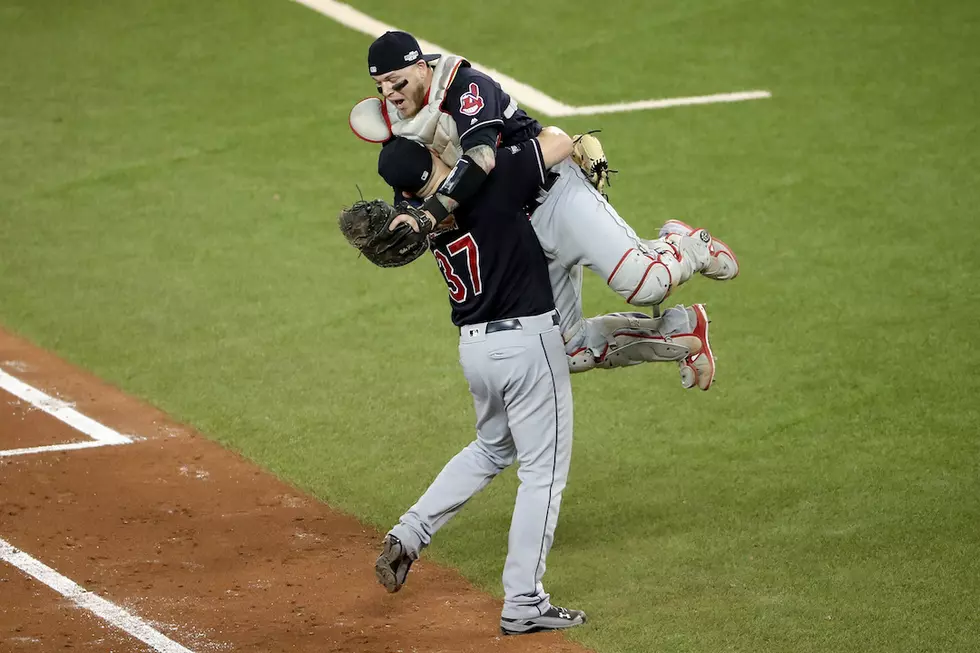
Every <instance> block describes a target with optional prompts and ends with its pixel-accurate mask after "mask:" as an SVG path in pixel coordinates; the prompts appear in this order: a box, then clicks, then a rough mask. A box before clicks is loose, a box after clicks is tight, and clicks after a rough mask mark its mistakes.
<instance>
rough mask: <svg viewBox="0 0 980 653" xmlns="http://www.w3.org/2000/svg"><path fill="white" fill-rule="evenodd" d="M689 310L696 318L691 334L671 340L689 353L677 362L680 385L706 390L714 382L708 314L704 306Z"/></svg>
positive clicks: (698, 305)
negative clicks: (682, 346) (685, 348)
mask: <svg viewBox="0 0 980 653" xmlns="http://www.w3.org/2000/svg"><path fill="white" fill-rule="evenodd" d="M691 310H693V311H694V314H695V316H697V322H696V324H695V325H694V330H693V332H692V333H685V334H683V335H679V336H674V337H673V338H672V340H673V341H674V342H677V343H678V344H682V345H684V346H685V347H687V348H688V349H689V350H690V351H691V353H690V354H689V355H688V357H687V358H685V359H684V360H682V361H678V362H677V366H678V368H679V370H680V373H681V385H683V386H684V387H685V388H687V389H690V388H693V387H694V386H695V385H696V386H698V387H699V388H701V389H702V390H707V389H708V388H710V387H711V382H712V381H714V380H715V355H714V353H712V351H711V344H710V343H709V342H708V322H709V320H708V313H707V311H705V310H704V304H695V305H694V306H692V307H691Z"/></svg>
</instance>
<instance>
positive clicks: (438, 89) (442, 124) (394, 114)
mask: <svg viewBox="0 0 980 653" xmlns="http://www.w3.org/2000/svg"><path fill="white" fill-rule="evenodd" d="M462 63H463V58H462V57H457V56H456V55H443V56H442V57H441V58H440V59H439V61H438V62H436V66H435V68H434V69H433V71H432V87H431V88H430V89H429V101H428V103H427V104H426V105H425V106H423V107H422V109H421V110H420V111H419V112H418V113H417V114H415V115H414V116H412V117H411V118H400V117H398V110H397V109H396V108H395V105H394V104H391V103H390V102H389V103H388V107H387V108H388V115H389V116H390V117H391V131H392V133H393V134H395V136H404V137H405V138H410V139H411V140H413V141H418V142H419V143H422V144H423V145H428V146H430V147H431V148H432V149H433V150H435V151H436V153H438V154H439V158H441V159H442V160H443V162H444V163H445V164H446V165H448V166H450V167H452V166H454V165H455V164H456V161H458V160H459V158H460V157H461V156H463V151H462V150H461V149H460V147H459V131H458V130H457V129H456V122H455V121H454V120H453V118H452V116H450V115H449V114H447V113H445V112H443V111H440V110H439V107H440V106H441V105H442V101H443V100H444V99H446V90H447V89H448V88H449V85H450V84H452V81H453V77H455V75H456V70H457V69H458V68H459V66H460V65H461V64H462Z"/></svg>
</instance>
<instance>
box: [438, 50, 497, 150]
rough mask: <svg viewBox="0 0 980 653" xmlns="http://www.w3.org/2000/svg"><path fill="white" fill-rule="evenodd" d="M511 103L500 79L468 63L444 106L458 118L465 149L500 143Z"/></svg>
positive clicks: (461, 69)
mask: <svg viewBox="0 0 980 653" xmlns="http://www.w3.org/2000/svg"><path fill="white" fill-rule="evenodd" d="M509 104H510V96H509V95H507V94H506V93H504V91H503V89H502V88H500V85H499V84H497V82H495V81H493V79H491V78H490V77H488V76H487V75H484V74H483V73H481V72H480V71H478V70H474V69H473V68H471V67H469V66H465V65H464V66H460V67H459V69H458V70H457V71H456V76H455V77H454V78H453V81H452V83H451V84H450V85H449V88H447V89H446V96H445V98H444V99H443V104H442V109H443V111H445V112H446V113H448V114H449V115H450V116H452V118H453V120H454V121H455V123H456V130H457V131H458V133H459V144H460V147H461V148H462V150H463V151H464V152H465V151H467V150H468V149H470V148H472V147H475V146H476V145H490V146H491V147H495V146H496V144H497V136H498V135H499V134H500V131H501V129H502V128H503V126H504V115H503V112H504V110H505V109H506V108H507V106H508V105H509Z"/></svg>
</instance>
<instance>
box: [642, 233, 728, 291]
mask: <svg viewBox="0 0 980 653" xmlns="http://www.w3.org/2000/svg"><path fill="white" fill-rule="evenodd" d="M699 231H704V230H703V229H695V228H694V227H692V226H691V225H689V224H687V223H686V222H681V221H680V220H668V221H667V222H665V223H664V226H662V227H661V228H660V238H665V237H667V236H669V235H670V234H679V235H681V236H694V235H695V234H696V233H697V232H699ZM705 233H707V232H705ZM708 252H709V253H710V254H711V258H710V259H709V261H708V267H706V268H705V269H704V270H701V274H703V275H704V276H706V277H708V278H709V279H714V280H716V281H728V280H729V279H734V278H735V277H737V276H738V259H737V258H736V257H735V252H733V251H732V248H731V247H729V246H728V245H726V244H725V243H723V242H722V241H720V240H718V239H717V238H715V237H714V236H711V240H710V241H709V242H708Z"/></svg>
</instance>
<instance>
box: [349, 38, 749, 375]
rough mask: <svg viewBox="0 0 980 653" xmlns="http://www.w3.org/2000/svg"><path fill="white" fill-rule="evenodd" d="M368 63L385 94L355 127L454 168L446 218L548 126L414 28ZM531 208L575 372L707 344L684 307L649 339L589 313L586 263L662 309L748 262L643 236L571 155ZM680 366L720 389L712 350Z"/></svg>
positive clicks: (673, 233) (682, 233)
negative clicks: (408, 142) (676, 292)
mask: <svg viewBox="0 0 980 653" xmlns="http://www.w3.org/2000/svg"><path fill="white" fill-rule="evenodd" d="M368 65H369V71H370V73H371V76H372V78H373V79H374V81H375V83H376V84H377V87H378V91H379V92H380V93H381V95H382V96H383V98H384V99H383V100H381V101H379V100H374V101H373V103H372V102H370V101H367V102H362V103H359V104H358V105H357V106H356V107H355V109H354V110H353V111H352V112H351V127H352V128H353V129H354V131H355V133H357V134H358V135H360V136H361V137H362V138H365V139H367V140H372V141H375V142H384V141H387V140H388V139H389V138H390V136H391V134H394V135H398V136H404V137H406V138H410V139H412V140H416V141H418V142H420V143H423V144H425V145H427V146H429V147H431V148H432V149H434V150H435V151H436V152H437V153H438V154H439V155H440V157H441V159H442V160H443V161H444V162H445V163H446V164H447V165H450V166H452V172H451V174H450V175H449V177H448V183H447V184H444V186H445V187H440V188H439V189H437V191H436V192H435V193H434V194H433V195H432V196H431V197H429V198H428V199H427V200H426V201H425V203H424V205H423V208H424V209H425V211H426V212H427V213H428V214H429V215H430V217H432V219H434V220H435V221H437V222H438V221H442V220H443V219H444V218H445V217H446V216H447V215H449V213H450V212H451V211H452V209H453V208H455V206H456V205H457V204H458V203H459V202H461V201H465V200H466V199H468V198H469V197H472V195H473V194H475V193H476V192H477V191H478V190H479V188H480V187H481V185H482V184H483V183H484V181H485V180H486V178H487V175H488V173H490V171H492V170H493V167H494V165H495V161H496V157H497V156H498V154H499V152H501V151H504V149H505V148H507V147H511V146H516V145H517V144H518V143H520V142H522V141H524V140H526V139H528V138H530V137H532V136H534V135H536V134H537V133H539V132H540V130H541V126H540V125H539V124H538V123H537V122H536V121H535V120H534V119H532V118H530V117H529V116H528V115H527V114H526V113H525V112H524V111H523V110H521V109H519V108H518V107H517V105H516V103H515V102H514V101H513V100H512V99H511V98H510V97H509V96H508V95H507V94H506V93H504V92H503V90H501V88H500V86H499V85H497V83H496V82H494V81H493V80H492V79H491V78H490V77H488V76H487V75H485V74H483V73H481V72H479V71H476V70H474V69H473V68H471V67H470V65H469V63H468V62H467V61H466V60H464V59H462V58H460V57H456V56H450V55H445V56H443V55H423V54H422V52H421V49H420V47H419V45H418V42H417V41H416V40H415V39H414V37H412V36H411V35H409V34H407V33H405V32H388V33H386V34H384V35H383V36H381V37H379V38H378V39H377V40H376V41H375V42H374V43H373V44H372V45H371V48H370V50H369V53H368ZM379 127H380V128H379ZM498 146H499V148H500V149H499V150H498ZM591 172H595V170H592V171H591ZM598 177H599V178H600V179H601V177H602V175H601V174H600V175H598ZM532 208H533V213H532V214H531V221H532V225H533V226H534V229H535V232H536V233H537V236H538V240H539V241H540V242H541V245H542V247H543V249H544V251H545V254H546V255H547V256H548V258H549V276H550V278H551V283H552V291H553V293H554V296H555V301H556V304H557V307H558V310H559V313H560V314H561V321H562V323H561V329H562V334H563V336H564V338H565V340H566V353H567V354H569V363H570V365H571V367H572V369H573V371H580V370H585V369H591V368H592V367H596V366H607V367H608V366H615V365H622V364H633V363H635V362H641V361H646V360H678V352H677V350H676V349H670V348H669V347H665V346H664V344H663V343H665V342H666V343H667V344H669V338H670V337H671V336H673V335H675V334H681V333H692V332H699V331H700V332H702V333H703V335H704V337H705V343H704V344H705V345H706V344H707V341H706V338H707V326H706V324H707V321H706V319H705V320H704V324H701V322H700V321H699V319H692V315H691V313H690V312H688V311H686V310H683V309H668V310H667V311H665V312H664V315H663V318H662V320H661V321H660V322H659V324H658V326H659V327H660V332H659V333H657V334H656V335H655V337H653V338H648V337H645V336H649V335H650V334H651V332H650V331H649V329H646V330H645V331H644V330H643V329H640V330H639V331H637V333H640V335H639V336H632V335H629V333H628V331H624V330H623V327H624V326H626V324H624V320H626V322H627V323H628V321H629V320H630V319H632V320H633V323H632V324H633V325H634V326H636V325H641V323H640V322H639V321H638V320H641V319H642V318H639V317H638V316H637V315H636V314H619V315H614V316H613V319H611V320H610V319H603V318H608V317H609V316H603V318H593V319H590V320H583V319H582V301H581V282H582V278H581V266H583V265H584V266H586V267H589V268H590V269H592V270H593V271H594V272H596V273H597V274H599V275H600V276H602V277H603V279H605V280H606V283H607V284H608V285H609V286H610V287H611V288H612V289H613V290H615V291H616V292H617V293H619V294H620V295H621V296H622V297H624V298H625V299H626V300H627V301H628V302H629V303H631V304H634V305H637V306H657V305H659V304H660V303H661V302H663V301H664V299H665V298H666V297H667V296H668V295H669V293H670V292H671V290H673V288H675V287H677V286H678V285H680V284H681V283H684V282H685V281H687V280H688V279H689V278H690V277H691V276H692V275H693V274H694V273H695V272H700V273H701V274H703V275H705V276H708V277H709V278H713V279H718V280H726V279H731V278H733V277H734V276H735V275H736V274H737V273H738V265H737V262H736V259H735V257H734V254H733V253H732V252H731V249H730V248H728V247H727V246H725V245H724V243H721V241H718V240H715V239H712V238H711V236H710V234H708V232H707V231H706V230H703V229H697V230H695V229H692V228H690V227H688V226H687V225H684V224H683V223H680V222H677V221H671V222H669V223H667V224H666V225H665V226H664V228H663V229H662V230H661V238H660V239H658V240H655V241H645V240H642V239H640V238H639V237H638V236H637V235H636V233H635V232H634V231H633V229H632V228H631V227H630V226H629V225H628V224H627V223H626V222H625V221H624V220H623V219H622V218H621V217H620V216H619V215H618V214H617V213H616V211H615V209H613V208H612V206H611V205H610V204H609V203H608V202H607V201H606V199H605V198H604V197H603V196H602V194H601V193H600V192H599V191H598V190H597V189H596V188H593V186H592V185H591V184H590V183H589V179H587V178H586V176H585V174H584V173H583V172H582V170H581V169H580V168H579V167H578V166H577V165H575V164H574V163H573V162H572V161H571V160H570V159H568V158H566V159H563V160H562V161H560V162H557V163H556V165H554V166H552V168H551V170H550V171H549V174H548V175H547V176H546V179H545V182H544V183H543V184H541V193H540V194H539V197H538V199H537V202H536V205H535V206H533V207H532ZM695 317H700V316H695ZM642 326H643V327H649V326H650V324H649V323H642ZM663 336H667V339H664V338H663ZM630 338H632V340H630ZM611 354H612V355H611ZM680 364H681V371H682V382H684V384H685V386H686V387H693V385H695V384H696V385H698V386H699V387H701V388H702V389H707V388H708V387H710V385H711V381H712V379H713V376H714V362H713V360H710V348H709V347H707V346H705V347H703V348H702V353H701V354H687V355H682V356H680Z"/></svg>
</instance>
